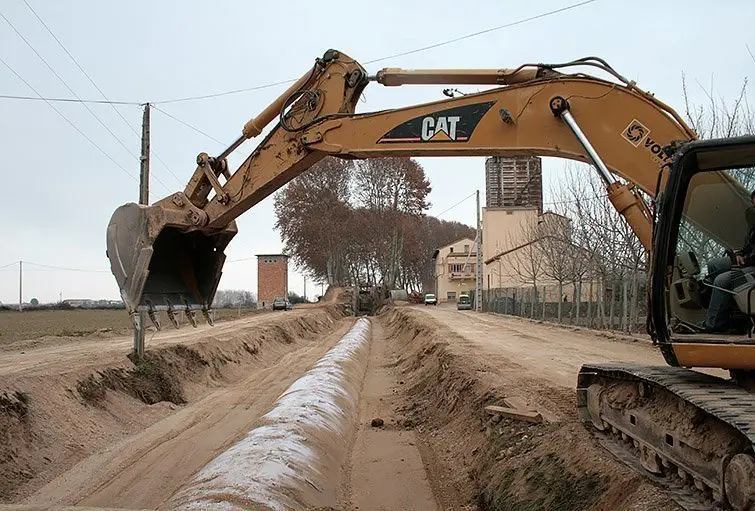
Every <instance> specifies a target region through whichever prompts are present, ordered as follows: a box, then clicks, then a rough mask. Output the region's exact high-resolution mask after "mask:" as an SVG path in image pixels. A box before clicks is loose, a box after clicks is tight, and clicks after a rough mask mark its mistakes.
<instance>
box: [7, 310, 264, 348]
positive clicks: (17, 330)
mask: <svg viewBox="0 0 755 511" xmlns="http://www.w3.org/2000/svg"><path fill="white" fill-rule="evenodd" d="M251 313H258V312H257V311H256V310H255V309H217V310H216V311H215V318H216V320H218V321H223V320H227V319H236V318H239V317H241V316H245V315H248V314H251ZM200 316H201V315H200ZM200 321H202V322H203V321H204V319H200ZM161 322H162V324H163V327H165V326H168V327H170V328H172V326H171V325H170V323H169V322H168V321H167V318H165V317H161ZM150 328H151V326H150ZM130 329H131V320H130V318H129V316H128V314H127V313H126V311H124V310H123V309H120V310H112V309H87V310H82V309H79V310H30V311H24V312H20V313H19V312H17V311H0V345H3V344H9V343H12V342H16V341H26V340H30V339H39V338H42V337H48V336H52V337H84V336H92V335H100V336H103V337H109V336H112V335H123V334H125V333H127V332H128V331H129V330H130Z"/></svg>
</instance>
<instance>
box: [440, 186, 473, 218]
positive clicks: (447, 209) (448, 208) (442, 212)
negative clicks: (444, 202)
mask: <svg viewBox="0 0 755 511" xmlns="http://www.w3.org/2000/svg"><path fill="white" fill-rule="evenodd" d="M476 193H477V192H476V191H474V192H472V193H470V194H469V195H467V196H466V197H464V198H463V199H461V200H460V201H459V202H457V203H456V204H454V205H452V206H449V207H447V208H446V209H444V210H443V211H441V212H440V213H438V214H437V215H433V216H434V217H435V218H440V217H441V216H443V215H444V214H446V213H448V212H449V211H451V210H452V209H454V208H455V207H456V206H458V205H459V204H461V203H462V202H464V201H466V200H468V199H470V198H472V197H473V196H474V195H475V194H476Z"/></svg>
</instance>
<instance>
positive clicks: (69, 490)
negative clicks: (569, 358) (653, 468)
mask: <svg viewBox="0 0 755 511" xmlns="http://www.w3.org/2000/svg"><path fill="white" fill-rule="evenodd" d="M411 309H412V308H410V307H397V308H394V309H388V310H386V311H384V313H383V314H381V315H380V316H378V317H373V318H369V319H359V320H357V319H356V318H353V317H344V316H343V315H342V312H340V310H336V309H326V310H322V311H311V312H309V313H307V314H304V315H301V316H294V315H291V316H286V314H288V313H282V314H280V315H279V316H277V318H276V320H275V321H271V322H269V324H267V323H265V324H264V325H262V324H257V323H254V324H250V325H247V326H246V327H244V326H240V327H239V330H238V331H235V332H234V331H230V330H229V331H228V332H227V335H226V337H223V338H222V339H211V340H208V339H206V338H199V339H197V340H196V342H187V340H186V339H182V341H181V343H180V344H177V345H170V346H161V347H160V349H159V350H156V353H155V355H154V357H155V358H154V360H153V361H152V364H151V365H150V366H149V367H145V368H142V369H139V368H138V367H137V368H136V369H128V370H127V369H126V368H125V366H122V367H109V368H107V369H101V370H99V371H96V372H94V373H92V372H91V371H90V372H86V371H85V372H80V371H79V372H77V371H74V372H73V373H71V374H60V375H58V376H55V377H54V378H53V379H52V383H51V382H47V384H46V385H42V386H40V385H37V386H35V385H34V383H35V382H36V383H37V384H38V383H39V382H38V381H36V380H34V379H33V378H32V379H30V380H27V381H25V380H24V378H23V377H18V378H16V379H15V380H13V381H12V382H10V384H8V385H6V388H2V389H0V395H5V396H11V397H12V396H14V395H23V396H25V397H24V399H25V400H26V404H22V405H20V406H21V408H23V407H24V406H25V407H26V411H24V412H21V413H17V414H16V416H15V419H8V418H7V417H6V418H5V419H2V417H0V433H3V434H4V438H5V439H8V440H9V442H10V444H11V445H13V446H15V447H13V448H12V449H11V450H10V451H9V453H4V452H3V451H2V449H1V448H0V491H3V492H4V493H0V501H2V502H5V503H8V504H13V507H8V509H14V510H23V509H26V510H31V509H55V508H59V509H60V508H62V507H64V506H76V507H77V508H81V509H83V508H110V509H115V508H124V509H126V508H128V509H261V510H278V509H320V510H343V511H346V510H359V511H365V510H367V511H370V510H375V511H377V510H390V509H416V510H430V511H432V510H440V509H444V510H445V509H459V510H463V509H467V510H470V511H471V510H480V511H487V510H503V509H515V510H538V509H563V510H579V509H595V510H598V509H621V510H624V509H626V510H629V509H650V508H652V509H661V510H665V509H668V510H671V509H677V508H676V506H675V505H674V504H672V503H671V502H670V501H669V499H668V498H666V496H665V495H663V493H662V492H660V491H659V490H657V489H656V488H654V487H652V486H651V485H649V484H648V483H647V482H645V481H644V480H643V479H642V478H641V477H639V476H637V475H636V474H634V473H632V472H631V471H629V470H628V469H626V468H625V467H623V466H622V465H620V464H618V463H616V462H615V461H614V460H612V459H611V458H610V455H607V454H606V453H605V452H604V451H602V450H601V449H600V447H598V446H597V444H596V442H595V441H594V440H593V439H591V438H590V436H589V435H588V433H587V432H586V431H585V429H584V428H582V426H581V425H580V424H578V422H577V421H576V417H575V414H574V412H573V409H572V406H573V403H574V398H573V392H570V391H568V390H565V389H561V388H553V387H550V386H548V385H543V384H542V382H536V381H533V380H532V379H531V378H522V377H517V369H516V367H517V366H516V363H515V362H514V361H511V362H510V364H509V366H507V368H506V369H507V371H506V374H507V375H508V376H505V377H500V378H499V377H498V375H499V370H500V369H501V367H500V364H501V360H500V359H495V360H492V359H491V358H490V357H489V356H485V355H484V354H483V356H480V354H479V353H477V354H475V353H471V352H470V350H469V349H468V348H469V346H468V345H467V344H465V342H464V340H463V339H461V338H459V337H458V336H456V335H455V334H454V333H453V332H450V331H449V330H448V329H447V328H445V327H443V326H442V325H440V324H439V323H438V322H436V321H432V320H430V319H428V318H427V317H424V316H423V315H422V314H418V313H417V312H416V311H412V310H411ZM48 371H49V369H48ZM139 371H141V372H139ZM135 372H136V373H138V374H137V375H136V376H135V375H134V373H135ZM156 375H157V376H156ZM145 380H146V382H147V383H145ZM74 382H75V383H74ZM3 383H5V382H3ZM51 385H52V387H51ZM58 387H61V388H60V389H58ZM56 389H57V390H56ZM3 392H5V394H3ZM14 392H15V393H18V394H14ZM512 395H518V396H525V397H528V398H533V399H537V400H538V401H539V403H540V404H541V405H542V406H543V407H544V409H547V410H548V411H549V417H551V419H552V420H551V421H549V422H546V423H544V424H529V423H523V422H519V421H516V420H513V419H503V420H499V419H496V418H491V417H490V416H489V415H487V414H486V413H485V412H484V408H485V406H486V405H489V404H501V402H502V401H503V399H504V398H505V397H507V396H508V397H510V396H512ZM16 400H17V401H19V399H18V398H17V399H16ZM56 400H57V401H63V403H62V404H61V403H60V402H58V403H57V404H58V407H57V408H54V407H53V403H54V402H55V401H56ZM21 401H23V400H21ZM45 406H47V407H48V409H47V410H45V409H44V408H45ZM5 408H6V409H10V408H9V407H8V406H6V407H5ZM0 411H1V410H0ZM9 417H10V415H9ZM3 420H4V422H3ZM98 428H99V429H101V430H102V431H109V434H102V435H98V434H92V432H93V431H98V430H99V429H98ZM35 446H36V447H35ZM3 455H5V456H3ZM45 460H49V461H45ZM19 474H21V475H19ZM29 476H30V477H29ZM3 508H4V507H3V506H2V505H0V509H3Z"/></svg>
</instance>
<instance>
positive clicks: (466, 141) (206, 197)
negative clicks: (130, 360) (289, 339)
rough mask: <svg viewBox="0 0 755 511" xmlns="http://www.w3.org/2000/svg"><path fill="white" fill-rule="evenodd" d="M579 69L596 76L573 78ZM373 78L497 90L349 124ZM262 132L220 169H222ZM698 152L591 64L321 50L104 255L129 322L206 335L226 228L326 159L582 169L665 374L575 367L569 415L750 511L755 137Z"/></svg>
mask: <svg viewBox="0 0 755 511" xmlns="http://www.w3.org/2000/svg"><path fill="white" fill-rule="evenodd" d="M586 68H591V69H595V70H597V71H599V72H601V73H602V74H604V75H606V77H607V78H608V79H602V78H598V77H595V76H591V75H589V74H585V73H584V72H581V71H580V70H585V69H586ZM373 81H374V82H377V83H379V84H382V85H386V86H399V85H406V84H438V85H447V86H448V85H463V84H467V85H472V84H474V85H489V86H495V87H493V88H491V89H489V90H485V91H483V92H479V93H475V94H467V95H463V96H458V97H453V98H451V99H443V100H441V101H437V102H432V103H427V104H422V105H416V106H410V107H406V108H398V109H392V110H383V111H378V112H371V113H356V105H357V103H358V101H359V99H360V97H361V95H362V92H363V90H364V89H365V87H366V86H367V85H368V84H369V83H370V82H373ZM274 120H277V124H276V125H275V126H273V127H272V128H271V129H270V130H269V132H268V133H267V135H266V136H265V137H264V139H263V140H262V142H261V143H260V144H259V145H258V146H257V147H256V149H255V150H254V152H253V153H252V154H251V155H250V156H249V157H248V158H247V159H246V160H245V161H244V162H243V163H242V164H241V166H240V167H239V168H238V169H236V170H235V171H234V172H231V171H230V170H229V168H228V164H227V160H226V158H227V157H228V155H229V154H231V153H232V152H233V151H234V150H235V149H236V148H237V147H239V146H240V145H241V144H242V143H243V142H244V141H245V140H247V139H249V138H253V137H256V136H258V135H260V134H261V133H262V132H263V131H264V130H265V129H266V128H267V127H268V125H269V124H270V123H271V122H273V121H274ZM696 139H697V137H696V135H695V133H694V131H693V130H692V129H690V128H689V127H688V126H687V125H686V124H685V122H684V120H683V119H682V118H681V117H680V116H679V114H677V113H676V112H675V111H674V110H673V109H672V108H670V107H669V106H667V105H666V104H664V103H663V102H661V101H659V100H658V99H657V98H655V97H654V96H653V95H652V94H650V93H648V92H645V91H643V90H642V89H640V88H639V87H638V86H637V85H636V83H635V82H633V81H630V80H627V79H626V78H624V77H623V76H621V75H620V74H619V73H618V72H616V71H615V70H614V69H613V68H612V67H611V66H609V65H608V64H607V63H606V62H605V61H603V60H602V59H599V58H596V57H588V58H583V59H579V60H575V61H572V62H566V63H559V64H524V65H521V66H519V67H517V68H515V69H498V70H485V69H472V70H402V69H397V68H387V69H382V70H380V71H378V72H377V73H376V74H374V75H370V74H368V73H367V71H366V70H365V69H364V68H363V67H362V66H361V65H360V64H359V63H358V62H356V61H355V60H353V59H352V58H350V57H349V56H347V55H345V54H343V53H341V52H339V51H335V50H328V51H327V52H325V54H324V55H323V57H322V58H318V59H316V60H315V63H314V65H313V66H312V68H311V69H309V70H307V72H306V73H305V74H304V75H303V76H302V77H301V78H300V79H299V80H298V81H296V82H295V83H294V84H293V85H291V87H290V88H289V89H288V90H286V91H285V92H284V93H283V94H282V95H281V96H280V97H278V98H277V99H276V100H275V101H274V102H272V103H271V104H270V105H269V106H268V107H267V108H265V109H264V110H263V111H262V112H261V113H260V114H259V115H258V116H257V117H255V118H253V119H251V120H250V121H249V122H247V123H246V125H245V126H244V127H243V130H242V134H241V136H240V137H239V138H238V139H237V140H236V141H235V142H233V143H232V144H231V145H230V146H229V147H228V148H227V149H226V150H225V151H223V152H222V153H221V154H219V155H217V156H214V157H213V156H210V155H208V154H207V153H200V154H199V156H197V167H196V170H195V171H194V174H193V175H192V177H191V179H190V180H189V183H188V185H187V186H186V188H185V189H184V190H183V191H178V192H176V193H173V194H172V195H170V196H167V197H165V198H164V199H162V200H160V201H158V202H156V203H155V204H153V205H150V206H144V205H138V204H133V203H130V204H125V205H123V206H121V207H120V208H118V209H117V210H116V211H115V213H114V214H113V216H112V218H111V221H110V224H109V226H108V228H107V254H108V258H109V260H110V265H111V269H112V272H113V274H114V276H115V278H116V280H117V282H118V285H119V287H120V290H121V294H122V297H123V301H124V302H125V304H126V307H127V309H128V311H129V313H131V314H134V315H135V314H138V313H140V312H147V313H149V314H150V316H151V317H154V315H155V314H156V313H157V312H159V311H165V312H166V313H167V315H168V316H169V318H171V320H172V322H173V323H174V325H177V321H176V320H175V313H176V311H179V310H183V311H186V313H187V315H188V316H189V318H190V320H191V322H192V324H194V325H196V319H195V314H196V312H198V311H201V312H203V313H204V314H205V316H206V317H207V318H208V321H209V316H208V314H207V312H208V309H209V307H210V305H211V303H212V301H213V297H214V295H215V291H216V289H217V286H218V282H219V280H220V276H221V272H222V268H223V263H224V261H225V254H224V250H225V248H226V246H227V245H228V243H229V242H230V241H231V239H232V238H233V237H234V235H235V234H236V232H237V229H236V224H235V219H236V218H237V217H238V216H239V215H241V214H242V213H244V212H245V211H247V210H248V209H249V208H251V207H252V206H254V205H255V204H257V203H258V202H260V201H261V200H262V199H264V198H265V197H267V196H268V195H270V194H271V193H273V192H275V191H276V190H278V189H279V188H281V187H282V186H284V185H285V184H286V183H288V182H289V181H291V180H292V179H294V178H295V177H296V176H298V175H299V174H301V173H302V172H305V171H306V170H307V169H308V168H310V167H311V166H312V165H313V164H315V163H316V162H317V161H319V160H321V159H322V158H325V157H326V156H333V157H338V158H381V157H392V156H463V155H469V156H491V155H501V156H518V155H539V156H555V157H563V158H568V159H573V160H578V161H582V162H587V163H590V164H592V165H593V166H594V167H595V168H596V170H597V172H598V173H599V175H600V177H601V178H602V180H603V181H604V183H605V186H606V189H607V192H608V196H609V199H610V201H611V203H612V204H613V205H614V207H615V208H616V209H617V211H618V212H619V213H620V214H621V215H622V216H623V217H624V218H625V220H626V221H627V222H628V224H629V225H630V226H631V228H632V229H633V230H634V232H635V233H636V234H637V236H638V238H639V240H640V241H641V242H642V243H643V244H644V245H645V247H646V248H648V249H649V250H650V251H651V253H652V271H651V276H650V290H649V301H648V303H649V319H648V326H649V331H650V333H651V336H652V338H653V342H654V343H655V344H656V345H657V346H658V347H659V349H660V351H661V352H662V354H663V356H664V358H665V360H666V362H667V364H668V366H660V367H645V366H628V365H623V364H615V365H605V364H604V365H590V364H586V365H584V366H583V367H582V369H581V371H580V374H579V379H578V384H577V396H578V403H577V405H578V410H579V414H580V417H581V418H582V420H583V421H584V422H585V424H586V425H587V426H588V427H589V428H591V429H592V430H593V431H595V434H596V435H598V436H599V437H600V438H601V439H602V440H603V441H605V442H607V443H608V444H609V445H610V446H611V448H612V449H614V448H615V449H619V450H620V452H621V453H622V454H621V455H622V456H624V457H626V458H628V459H630V460H634V461H635V462H636V463H637V465H638V467H641V468H642V469H643V470H645V471H646V473H647V474H648V475H649V476H651V477H655V478H656V479H657V480H662V481H666V482H667V483H668V484H672V482H673V484H676V485H677V486H678V485H684V487H685V488H687V489H688V490H689V491H691V492H694V495H695V498H697V499H698V500H699V501H700V502H708V503H709V504H710V505H714V506H718V507H720V508H731V509H735V510H737V511H743V510H749V509H755V457H754V454H753V440H755V436H754V435H755V430H754V429H753V427H754V426H755V393H753V387H755V385H753V381H755V380H754V379H753V378H752V375H753V374H755V342H753V340H752V338H751V336H752V331H753V326H754V325H755V322H754V321H753V317H755V300H753V295H754V294H755V273H752V272H751V271H750V270H751V268H746V267H740V266H737V264H736V257H734V253H735V251H736V250H738V249H739V248H740V247H741V246H742V243H743V239H744V238H745V236H746V235H747V233H748V229H749V227H750V223H751V222H750V219H751V216H750V215H748V214H747V212H748V211H750V212H751V209H748V208H749V207H750V206H751V201H750V189H751V188H753V187H755V137H741V138H731V139H726V140H712V141H699V140H696ZM646 201H652V207H649V206H648V204H647V202H646ZM721 261H724V262H726V261H728V265H724V267H725V268H726V269H727V271H730V272H731V273H730V275H731V276H732V278H731V286H730V287H727V288H722V287H721V286H716V285H715V283H714V282H713V280H712V277H713V276H714V274H715V273H716V272H719V270H720V268H721ZM714 291H719V292H722V293H726V295H725V296H726V297H727V298H729V299H730V302H731V304H732V309H733V311H732V314H731V317H732V323H733V324H735V325H737V326H738V328H734V329H732V330H731V331H727V332H725V333H709V332H707V330H706V329H704V328H700V327H698V325H700V323H701V321H702V320H704V319H705V318H706V314H707V309H708V307H709V305H710V295H711V293H712V292H714ZM692 368H717V369H719V370H720V369H723V370H728V371H729V375H730V376H727V377H720V376H719V377H716V376H711V375H710V374H706V373H704V372H702V371H696V370H693V369H692ZM708 372H709V373H710V372H711V371H708Z"/></svg>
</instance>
